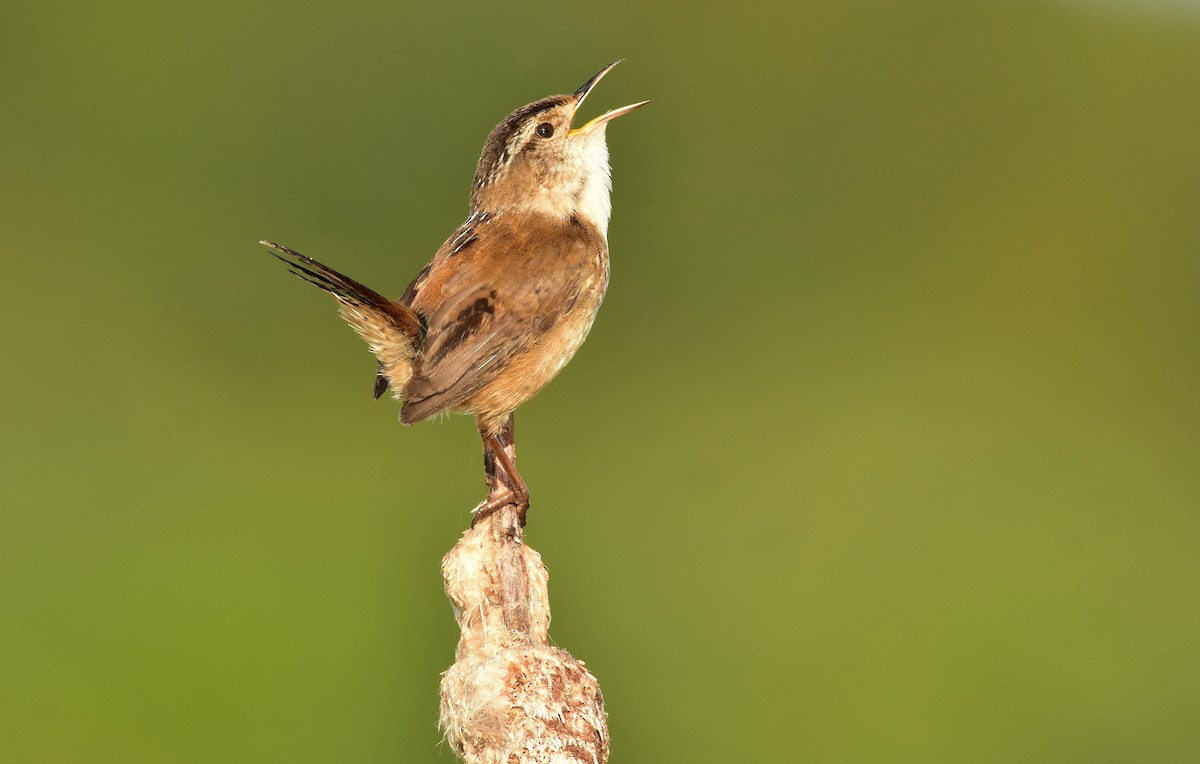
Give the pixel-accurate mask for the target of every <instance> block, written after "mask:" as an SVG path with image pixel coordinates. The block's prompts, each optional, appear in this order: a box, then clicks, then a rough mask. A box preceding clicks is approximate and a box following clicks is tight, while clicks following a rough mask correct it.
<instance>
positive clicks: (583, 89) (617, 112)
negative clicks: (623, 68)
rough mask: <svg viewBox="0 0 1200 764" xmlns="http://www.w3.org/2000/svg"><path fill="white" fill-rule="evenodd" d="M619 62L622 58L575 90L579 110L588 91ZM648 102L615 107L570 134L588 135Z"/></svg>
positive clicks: (576, 105) (576, 104)
mask: <svg viewBox="0 0 1200 764" xmlns="http://www.w3.org/2000/svg"><path fill="white" fill-rule="evenodd" d="M619 63H621V60H620V59H618V60H616V61H613V62H612V63H611V64H609V65H608V66H606V67H604V68H603V69H601V70H600V71H598V72H596V73H595V74H594V75H592V78H591V79H590V80H588V81H587V82H585V83H583V85H581V86H580V87H579V89H578V90H576V91H575V108H576V109H577V110H578V109H579V107H580V106H582V105H583V99H585V98H587V97H588V93H590V92H592V88H594V87H596V84H597V83H599V82H600V80H602V79H604V75H606V74H608V73H609V72H611V71H612V70H613V68H614V67H615V66H616V65H617V64H619ZM648 103H650V102H649V101H641V102H640V103H631V104H629V105H628V106H622V107H621V108H619V109H613V110H612V111H607V112H605V113H604V114H601V115H600V116H599V117H596V118H595V119H593V120H591V121H590V122H588V123H587V124H585V125H583V126H581V127H577V128H575V129H574V130H572V131H571V132H569V133H568V135H587V134H588V133H590V132H592V131H593V130H595V129H596V128H598V127H600V126H601V125H603V124H604V123H606V122H608V121H609V120H612V119H616V118H617V117H620V116H621V115H623V114H628V113H629V112H631V111H633V110H634V109H639V108H641V107H643V106H645V105H646V104H648Z"/></svg>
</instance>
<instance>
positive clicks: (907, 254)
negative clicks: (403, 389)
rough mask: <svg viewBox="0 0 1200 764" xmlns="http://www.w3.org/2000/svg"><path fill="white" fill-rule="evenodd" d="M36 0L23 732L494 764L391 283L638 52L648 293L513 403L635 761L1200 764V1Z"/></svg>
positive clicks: (25, 343)
mask: <svg viewBox="0 0 1200 764" xmlns="http://www.w3.org/2000/svg"><path fill="white" fill-rule="evenodd" d="M335 5H336V4H330V3H268V2H260V3H237V4H221V3H215V4H208V5H171V4H166V3H147V2H126V3H107V4H96V3H64V4H57V3H49V2H43V3H37V4H34V3H28V2H17V3H15V4H14V3H8V4H6V6H5V9H4V11H3V14H2V16H3V23H2V24H0V67H2V68H0V71H2V72H3V74H2V75H0V252H2V255H3V266H4V276H3V278H2V279H0V298H2V299H0V319H2V323H0V326H2V327H3V328H2V329H0V332H2V333H3V334H2V342H3V345H2V347H3V353H4V355H3V362H2V364H0V415H2V425H0V426H2V428H3V429H2V431H3V439H2V440H0V451H2V453H0V613H2V616H0V654H2V655H3V656H4V657H3V664H2V666H0V719H3V721H2V722H0V752H2V753H0V757H2V758H3V760H5V761H14V762H109V761H111V762H135V761H136V762H167V761H170V762H218V761H220V762H225V761H231V762H232V761H238V762H262V761H293V762H298V761H312V762H335V761H336V762H350V761H354V762H396V761H401V762H410V761H411V762H418V761H447V762H449V761H452V760H453V756H452V754H451V752H450V751H449V750H448V748H447V747H446V746H444V745H442V744H440V743H439V733H438V730H437V726H436V702H437V686H438V679H439V676H438V675H439V672H440V671H442V670H443V669H444V668H446V667H447V666H448V665H449V664H450V663H451V662H452V660H453V651H454V645H455V641H456V638H457V630H456V628H455V625H454V622H453V619H452V617H451V613H450V608H449V606H448V604H447V603H446V601H445V598H444V594H443V592H442V589H441V580H440V574H439V570H438V564H439V560H440V558H441V555H442V554H443V553H444V552H446V551H447V550H448V549H449V548H450V547H451V546H452V545H453V543H454V542H455V540H456V539H457V537H458V535H459V534H460V533H461V531H462V530H463V529H464V528H465V527H466V525H467V523H468V510H469V509H470V507H471V506H473V505H474V503H475V502H476V501H478V499H479V498H480V497H481V495H482V492H483V486H482V482H481V468H480V458H479V445H478V441H477V439H476V436H475V433H474V430H473V426H472V422H471V421H470V420H469V419H467V418H462V417H459V418H454V419H451V420H448V421H445V422H442V423H435V424H422V425H420V426H418V427H415V428H411V429H405V428H402V427H401V426H400V425H399V424H397V422H396V418H397V406H396V405H395V404H394V403H393V402H391V401H387V400H385V401H380V402H374V401H372V400H371V397H370V390H371V383H372V375H373V370H374V361H373V359H372V358H371V357H370V356H369V355H368V354H367V352H365V348H364V347H363V345H362V343H361V342H360V341H359V340H358V339H357V338H356V337H355V336H354V335H353V334H352V333H351V332H350V331H349V330H348V329H347V328H346V327H345V326H344V325H343V324H342V323H341V322H340V321H339V320H338V318H337V316H336V315H335V311H334V307H333V305H332V303H331V301H330V300H329V299H328V298H327V297H325V296H323V295H322V294H320V293H319V292H318V291H317V290H315V289H312V288H311V287H309V286H307V285H304V284H302V283H301V282H299V281H297V280H296V279H294V278H292V277H291V276H289V275H287V273H286V272H285V270H284V269H283V268H282V267H281V266H280V264H279V263H277V262H275V261H274V260H272V258H270V257H269V256H268V255H267V254H266V253H265V251H263V250H262V248H260V247H259V246H258V245H257V244H256V243H255V242H256V241H257V240H258V239H260V238H272V239H275V240H278V241H281V242H284V243H286V244H288V245H290V246H293V247H296V248H298V249H300V250H301V251H303V252H305V253H307V254H309V255H312V256H315V257H317V258H318V259H321V260H323V261H325V262H327V263H329V264H330V265H332V266H334V267H336V268H339V269H342V270H344V271H345V272H347V273H348V274H350V275H352V276H355V277H356V278H359V279H360V280H362V281H364V282H366V283H367V284H370V285H372V286H374V287H376V288H377V289H380V290H382V291H385V292H389V293H392V294H398V293H399V292H400V291H401V290H403V288H404V287H405V285H406V284H407V282H408V280H409V279H410V278H411V277H412V276H413V275H414V274H415V273H416V272H417V270H418V269H419V268H420V267H421V266H422V265H423V264H424V262H425V261H426V260H427V258H428V257H429V256H430V255H431V254H432V253H433V252H434V250H435V249H436V248H437V246H438V245H439V244H440V243H441V241H442V240H443V239H444V238H445V236H446V235H447V234H448V233H449V232H450V231H451V230H452V229H453V228H454V227H455V226H456V225H457V224H458V223H459V222H460V221H461V220H462V219H463V217H464V216H465V214H466V203H467V195H468V190H469V183H470V179H471V176H472V173H473V170H474V163H475V160H476V158H477V157H478V154H479V149H480V147H481V146H482V143H483V139H484V138H485V136H486V135H487V133H488V131H489V130H490V129H491V128H492V126H493V125H494V124H495V123H496V122H498V121H499V120H500V119H501V118H502V117H503V116H504V115H505V114H506V113H507V112H509V111H510V110H511V109H513V108H515V107H517V106H519V105H521V104H523V103H526V102H528V101H532V100H534V99H537V98H539V97H542V96H544V95H548V94H550V93H557V92H564V91H570V90H572V89H574V88H575V87H576V86H577V85H579V84H580V83H581V82H582V81H583V80H584V79H586V78H587V77H588V76H589V75H590V74H592V72H594V71H595V70H596V69H597V68H599V67H600V66H601V65H602V64H604V63H606V62H608V61H609V60H611V59H614V58H618V57H624V58H626V59H627V61H626V63H625V64H624V65H623V66H622V67H620V68H619V69H618V70H617V71H616V72H614V73H613V75H612V76H610V77H609V78H607V79H606V80H605V82H604V84H603V86H602V87H600V88H599V89H598V90H597V91H596V93H595V95H594V96H593V99H591V100H590V101H589V104H588V107H587V109H586V110H585V111H587V112H588V113H587V115H586V116H592V115H593V114H598V113H600V111H602V110H603V109H606V108H611V107H614V106H618V105H621V104H625V103H629V102H632V101H634V100H639V99H642V98H652V99H654V104H653V105H652V106H651V107H649V108H647V109H645V110H642V111H640V112H638V113H637V114H635V115H632V116H630V117H627V118H624V119H622V120H620V121H619V122H617V123H615V124H614V125H613V126H612V128H611V129H610V130H609V136H610V139H609V144H610V148H611V151H612V162H613V166H614V177H615V193H614V208H615V209H614V215H613V222H612V228H611V237H610V240H611V246H612V255H613V279H612V286H611V288H610V290H609V295H608V299H607V301H606V303H605V306H604V309H603V310H602V311H601V314H600V318H599V320H598V322H597V325H596V327H595V330H594V332H593V334H592V337H591V339H590V340H589V341H588V343H587V345H586V346H585V348H584V350H583V351H582V352H581V353H580V355H579V356H578V357H577V358H576V360H575V361H574V362H573V363H572V364H571V366H570V367H569V368H568V370H567V371H566V372H565V373H564V374H563V375H562V377H560V378H559V379H558V380H557V381H556V382H555V383H554V384H552V385H551V386H550V387H549V388H547V390H546V391H545V392H543V393H542V394H541V395H540V396H539V397H538V398H537V399H536V400H535V401H533V402H532V403H530V404H529V405H527V406H526V407H525V408H523V409H522V411H521V413H520V416H519V417H518V419H519V427H518V432H519V434H520V446H521V447H520V453H521V464H522V471H523V473H524V474H525V476H526V478H527V479H528V480H529V482H530V484H531V486H532V488H533V492H534V499H535V502H534V507H533V509H532V512H531V522H530V526H529V533H528V540H529V541H530V543H531V544H532V545H533V546H534V547H535V548H537V549H538V550H540V551H541V552H542V554H543V556H544V559H545V561H546V562H547V564H548V566H549V569H550V572H551V594H552V604H553V606H554V615H555V621H554V627H553V630H552V634H553V636H554V637H555V639H556V641H557V643H558V644H560V645H562V646H564V647H566V648H568V649H569V650H571V651H572V652H574V653H575V654H576V655H577V656H579V657H581V658H583V659H584V660H586V661H587V663H588V665H589V667H590V668H591V669H592V670H593V671H594V672H595V673H596V675H597V676H598V677H599V678H600V680H601V683H602V686H603V688H604V692H605V695H606V697H607V701H608V709H609V713H610V716H611V730H612V736H613V761H614V762H622V763H626V764H633V763H634V762H740V761H781V762H783V761H798V762H801V761H813V762H818V761H819V762H878V761H914V762H1014V761H1022V762H1088V763H1089V764H1090V763H1094V762H1150V761H1153V762H1175V761H1179V762H1182V761H1196V760H1197V757H1198V756H1200V753H1198V751H1200V732H1198V731H1197V724H1196V719H1197V712H1198V711H1200V657H1198V656H1200V651H1198V650H1197V645H1198V644H1200V605H1198V603H1197V596H1198V592H1200V513H1198V509H1200V442H1198V440H1200V438H1198V434H1200V405H1198V401H1200V398H1198V395H1197V384H1198V382H1197V380H1198V377H1200V300H1198V299H1197V298H1198V296H1200V214H1198V213H1200V140H1198V136H1200V4H1197V3H1194V2H1183V1H1182V0H1180V1H1178V2H1161V3H1154V2H1128V3H1122V2H1097V3H1087V2H1082V0H1081V1H1080V2H1076V3H1066V2H1063V3H1055V2H975V3H963V2H956V1H952V0H943V1H941V2H934V1H922V2H907V3H890V2H882V1H869V0H863V1H859V2H848V3H847V2H835V1H833V0H827V1H824V2H815V3H801V4H797V3H790V2H783V1H782V0H779V1H773V2H762V3H749V4H745V5H743V6H741V7H739V8H736V9H735V8H734V7H732V6H729V5H726V4H719V3H700V4H694V5H689V6H686V7H683V6H680V7H676V8H671V7H669V6H667V5H662V6H656V5H655V4H653V3H647V2H625V1H624V0H612V1H610V2H606V3H591V4H588V5H583V4H580V5H578V6H568V5H564V4H561V3H549V2H546V3H542V4H540V5H513V4H506V3H478V4H475V5H468V6H449V5H446V6H442V7H435V4H431V3H423V4H411V5H400V4H395V3H385V2H377V3H352V4H349V5H346V6H344V7H336V8H335V7H334V6H335Z"/></svg>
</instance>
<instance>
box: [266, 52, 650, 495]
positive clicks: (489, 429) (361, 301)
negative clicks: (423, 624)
mask: <svg viewBox="0 0 1200 764" xmlns="http://www.w3.org/2000/svg"><path fill="white" fill-rule="evenodd" d="M618 63H620V62H619V61H614V62H613V63H611V64H609V65H608V66H606V67H604V68H603V69H601V70H600V71H599V72H597V73H596V75H595V76H594V77H592V78H591V79H589V80H588V81H587V82H585V83H584V84H583V86H582V87H580V88H579V89H578V90H576V91H575V92H574V93H572V94H571V95H560V96H550V97H549V98H543V99H542V100H540V101H535V102H534V103H531V104H529V105H528V106H522V107H521V108H520V109H517V110H516V111H514V112H513V113H512V114H509V115H508V116H507V117H506V118H505V119H504V121H503V122H501V123H500V124H499V125H497V126H496V128H495V129H494V130H492V133H491V135H489V136H488V139H487V143H485V144H484V147H483V154H482V155H481V156H480V158H479V165H478V168H477V169H476V172H475V182H474V185H473V186H472V189H471V208H470V215H468V217H467V219H466V222H464V223H463V224H462V225H460V226H459V227H458V229H457V230H456V231H455V232H454V233H453V234H452V235H451V236H450V238H449V239H447V240H446V243H445V244H443V245H442V246H441V248H440V249H439V250H438V251H437V254H436V255H434V257H433V260H431V261H430V263H429V264H428V265H426V266H425V268H424V269H423V270H422V271H421V272H420V274H418V275H417V277H416V279H414V280H413V282H412V283H411V284H409V286H408V289H407V290H406V291H405V292H404V294H403V295H402V296H401V297H400V299H398V300H391V299H388V298H387V297H384V296H383V295H381V294H379V293H378V292H375V291H374V290H372V289H369V288H367V287H365V286H363V285H362V284H360V283H358V282H357V281H354V280H353V279H350V278H348V277H346V276H343V275H342V274H340V273H338V272H337V271H335V270H333V269H332V268H328V267H326V266H324V265H322V264H321V263H318V262H317V261H315V260H313V259H312V258H309V257H305V256H304V255H302V254H300V253H299V252H294V251H292V250H290V249H288V248H287V247H283V246H281V245H279V244H274V243H271V242H268V241H264V242H262V243H263V244H265V245H266V246H268V247H270V248H271V249H272V250H274V254H275V255H276V257H279V258H280V259H281V260H283V261H284V262H286V263H287V264H288V265H289V266H291V268H292V271H293V272H294V273H296V275H298V276H300V277H301V278H303V279H305V280H307V281H309V282H311V283H312V284H315V285H316V286H319V287H321V288H322V289H324V290H326V291H327V292H329V293H331V294H332V295H333V296H334V297H335V298H337V301H338V303H339V312H340V313H341V315H342V317H343V318H344V319H346V321H347V322H349V324H350V326H351V327H353V328H354V330H355V331H356V332H358V334H359V335H360V336H362V338H363V339H365V340H366V341H367V344H368V345H369V346H370V348H371V352H372V353H374V354H375V356H376V358H378V359H379V372H378V376H377V378H376V380H375V397H376V398H378V397H380V396H381V395H383V393H384V392H385V391H386V390H387V389H388V388H389V387H390V388H391V390H392V394H393V395H394V396H395V397H396V398H397V399H398V400H400V401H402V402H403V404H404V405H403V407H402V408H401V409H400V421H401V422H403V423H404V424H411V423H413V422H418V421H420V420H422V419H427V418H429V417H431V416H433V415H435V414H438V413H441V412H444V411H445V412H454V413H465V414H474V415H475V418H476V422H477V424H478V426H479V434H480V436H481V437H482V438H483V443H484V464H485V468H486V471H487V476H488V486H489V493H488V497H487V499H485V500H484V501H483V502H482V503H481V504H480V505H479V506H478V507H476V509H475V513H476V519H478V518H479V517H482V516H483V515H486V514H487V513H489V512H491V511H494V510H496V509H498V508H500V507H502V506H505V505H506V504H513V503H515V504H516V505H518V507H520V509H521V515H522V518H524V511H525V509H526V508H527V507H528V506H529V489H528V488H527V486H526V485H525V481H524V480H523V479H522V478H521V475H520V474H519V473H518V472H517V469H516V466H515V465H514V460H515V449H514V445H513V437H514V435H513V432H514V431H513V411H514V410H516V408H517V407H518V406H520V405H521V404H522V403H524V402H525V401H527V400H529V399H530V398H531V397H533V395H534V394H535V393H537V391H538V390H540V389H541V388H542V387H543V386H544V385H545V384H546V383H547V382H549V381H550V380H551V379H552V378H553V377H554V375H556V374H557V373H558V372H559V371H560V370H561V369H562V368H563V366H565V365H566V363H567V361H569V360H571V357H572V356H573V355H575V351H577V350H578V349H579V346H580V345H581V344H582V343H583V340H584V338H585V337H587V334H588V330H589V329H591V326H592V321H593V320H594V319H595V317H596V311H597V310H598V309H599V307H600V301H601V300H602V299H603V298H604V292H605V289H606V288H607V286H608V238H607V235H608V219H609V215H610V212H611V209H612V208H611V202H610V199H609V193H610V190H611V181H610V175H609V167H608V147H607V144H606V143H605V134H604V133H605V127H606V126H607V124H608V122H609V121H610V120H612V119H615V118H616V117H619V116H621V115H623V114H628V113H629V112H631V111H633V110H634V109H637V108H639V107H641V106H644V105H645V104H647V103H649V101H642V102H640V103H635V104H630V105H629V106H623V107H621V108H619V109H613V110H612V111H609V112H607V113H605V114H603V115H601V116H599V117H596V118H595V119H593V120H591V121H590V122H588V123H586V124H584V125H582V126H581V127H577V128H574V129H572V128H571V121H572V119H573V118H574V116H575V114H576V112H577V111H578V109H579V107H580V106H581V105H582V104H583V101H584V99H585V98H587V96H588V93H590V92H591V91H592V88H594V87H595V86H596V83H598V82H599V81H600V80H601V78H603V77H604V75H606V74H608V72H609V71H611V70H612V68H613V67H614V66H616V65H617V64H618ZM497 464H499V467H500V471H502V473H503V474H502V475H501V474H500V473H499V472H498V471H497V469H496V465H497Z"/></svg>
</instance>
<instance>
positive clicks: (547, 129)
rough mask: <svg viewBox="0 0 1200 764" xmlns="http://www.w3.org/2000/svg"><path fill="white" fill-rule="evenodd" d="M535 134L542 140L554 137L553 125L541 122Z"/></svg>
mask: <svg viewBox="0 0 1200 764" xmlns="http://www.w3.org/2000/svg"><path fill="white" fill-rule="evenodd" d="M537 134H538V135H540V136H541V137H543V138H549V137H550V136H552V135H554V125H552V124H550V123H549V122H543V123H542V124H540V125H538V126H537Z"/></svg>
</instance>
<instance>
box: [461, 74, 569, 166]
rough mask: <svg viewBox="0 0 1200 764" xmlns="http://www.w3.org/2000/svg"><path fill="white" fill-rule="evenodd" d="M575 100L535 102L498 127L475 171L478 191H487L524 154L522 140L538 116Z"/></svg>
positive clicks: (565, 97)
mask: <svg viewBox="0 0 1200 764" xmlns="http://www.w3.org/2000/svg"><path fill="white" fill-rule="evenodd" d="M574 102H575V97H574V96H569V95H556V96H549V97H548V98H543V99H541V100H540V101H534V102H533V103H531V104H527V105H525V106H522V107H521V108H519V109H517V110H516V111H514V112H513V113H512V114H509V115H508V116H507V117H505V118H504V120H503V121H502V122H500V124H498V125H496V127H495V129H493V130H492V133H491V135H489V136H488V139H487V142H486V143H484V144H483V153H482V154H480V156H479V166H478V167H477V168H476V170H475V188H483V187H484V186H486V185H488V184H489V183H491V182H492V181H494V180H495V179H496V178H497V177H498V176H499V174H500V173H501V172H502V171H503V170H504V168H505V167H507V166H508V164H509V163H510V162H512V160H513V157H514V156H516V154H517V152H518V151H520V149H521V146H520V143H521V138H522V136H523V135H524V133H525V130H524V128H525V127H526V126H527V125H528V124H529V123H530V122H532V121H534V120H535V119H536V118H537V117H538V115H540V114H541V113H543V112H547V111H550V110H551V109H554V108H556V107H559V106H562V105H564V104H567V103H574Z"/></svg>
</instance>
